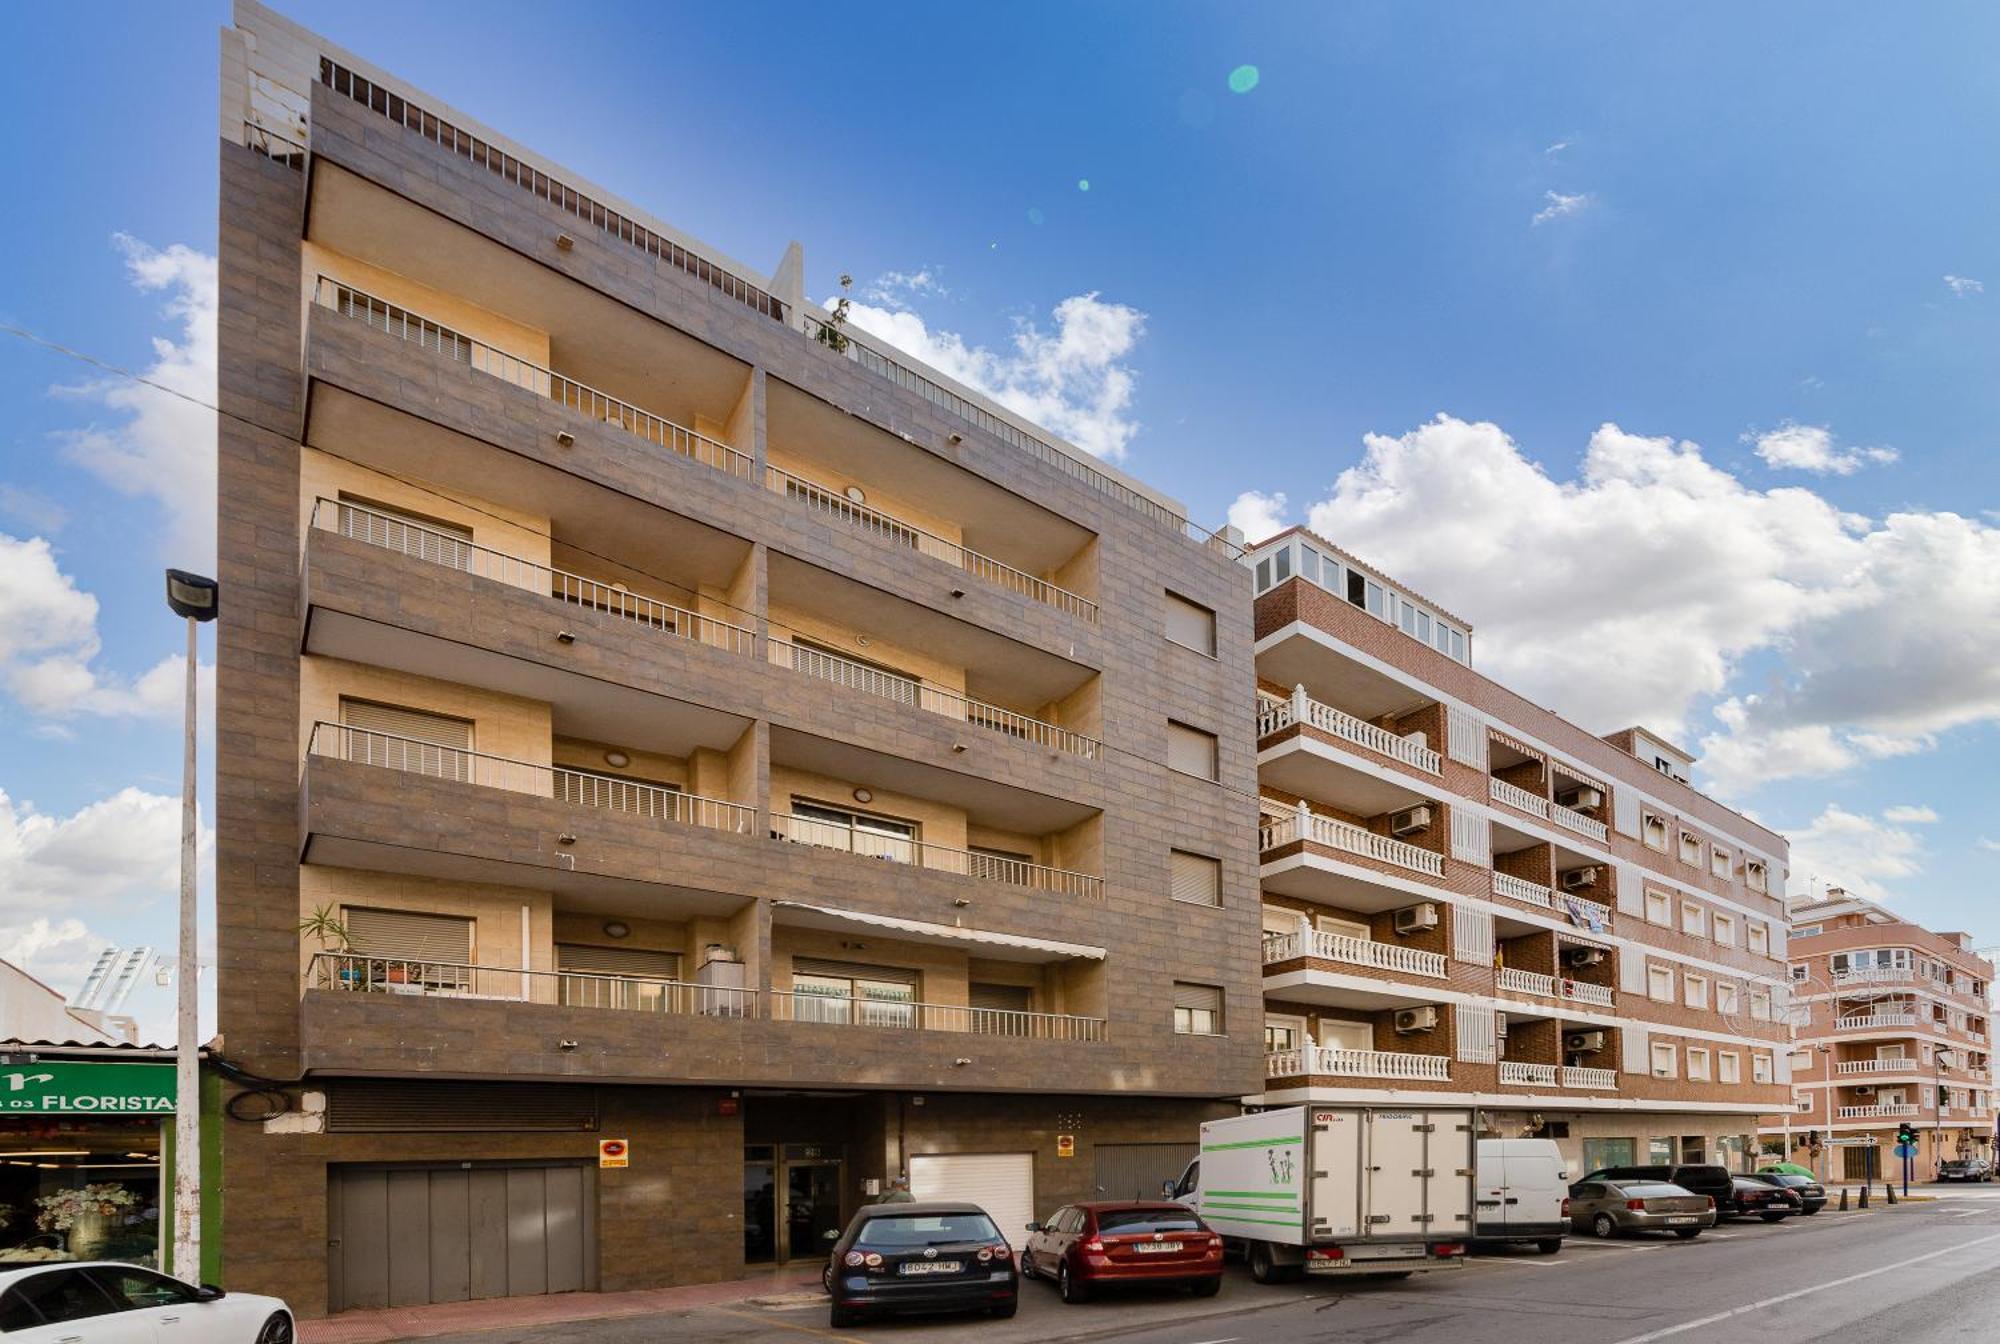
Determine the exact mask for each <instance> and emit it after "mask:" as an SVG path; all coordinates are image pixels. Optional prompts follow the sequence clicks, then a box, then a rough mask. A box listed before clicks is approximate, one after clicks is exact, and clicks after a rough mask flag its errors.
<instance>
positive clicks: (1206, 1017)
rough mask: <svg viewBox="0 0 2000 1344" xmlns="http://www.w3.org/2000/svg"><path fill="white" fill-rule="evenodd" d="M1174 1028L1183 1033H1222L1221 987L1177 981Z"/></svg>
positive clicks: (1174, 999)
mask: <svg viewBox="0 0 2000 1344" xmlns="http://www.w3.org/2000/svg"><path fill="white" fill-rule="evenodd" d="M1173 1008H1174V1031H1175V1032H1176V1033H1178V1034H1179V1035H1182V1036H1220V1035H1222V987H1221V986H1219V985H1197V984H1192V983H1189V982H1188V981H1185V980H1176V981H1174V985H1173Z"/></svg>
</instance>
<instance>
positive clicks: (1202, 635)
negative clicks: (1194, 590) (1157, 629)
mask: <svg viewBox="0 0 2000 1344" xmlns="http://www.w3.org/2000/svg"><path fill="white" fill-rule="evenodd" d="M1167 638H1168V639H1170V640H1172V641H1173V642H1174V643H1176V644H1178V645H1180V646H1181V647H1182V648H1185V649H1193V650H1194V651H1195V652H1196V653H1205V654H1207V655H1208V656H1209V657H1211V658H1213V657H1214V656H1215V613H1214V612H1212V611H1210V610H1209V609H1208V608H1207V607H1204V606H1202V605H1201V603H1199V602H1190V601H1188V600H1187V599H1186V598H1184V597H1181V596H1179V595H1177V594H1174V593H1168V594H1167Z"/></svg>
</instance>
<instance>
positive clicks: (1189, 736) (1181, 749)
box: [1167, 719, 1216, 779]
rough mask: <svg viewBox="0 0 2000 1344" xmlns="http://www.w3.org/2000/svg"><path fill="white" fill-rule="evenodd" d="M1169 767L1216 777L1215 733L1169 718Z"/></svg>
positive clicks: (1211, 777)
mask: <svg viewBox="0 0 2000 1344" xmlns="http://www.w3.org/2000/svg"><path fill="white" fill-rule="evenodd" d="M1167 768H1168V769H1170V770H1178V771H1180V772H1181V773H1182V774H1184V775H1199V776H1201V777H1202V778H1203V779H1214V778H1216V759H1215V734H1214V733H1204V732H1203V731H1202V730H1201V729H1199V728H1190V727H1188V726H1187V725H1186V724H1184V723H1175V722H1174V721H1173V720H1172V719H1169V720H1167Z"/></svg>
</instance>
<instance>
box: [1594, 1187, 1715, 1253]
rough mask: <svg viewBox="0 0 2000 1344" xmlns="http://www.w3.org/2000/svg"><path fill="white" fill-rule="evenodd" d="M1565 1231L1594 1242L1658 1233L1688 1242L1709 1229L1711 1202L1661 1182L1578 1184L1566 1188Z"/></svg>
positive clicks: (1710, 1223) (1713, 1211)
mask: <svg viewBox="0 0 2000 1344" xmlns="http://www.w3.org/2000/svg"><path fill="white" fill-rule="evenodd" d="M1569 1225H1570V1227H1571V1229H1572V1230H1574V1231H1576V1232H1579V1233H1588V1234H1589V1235H1590V1236H1593V1237H1598V1238H1600V1239H1609V1238H1611V1237H1617V1236H1623V1235H1625V1234H1626V1233H1629V1232H1654V1231H1658V1232H1671V1233H1673V1234H1674V1235H1675V1236H1677V1237H1680V1238H1681V1239H1682V1240H1692V1239H1693V1238H1695V1237H1698V1236H1700V1235H1701V1231H1702V1229H1703V1228H1705V1227H1714V1226H1715V1201H1714V1200H1712V1199H1710V1198H1709V1197H1708V1196H1707V1195H1697V1194H1695V1193H1693V1192H1692V1191H1689V1190H1686V1189H1684V1188H1682V1187H1681V1186H1678V1185H1669V1184H1668V1183H1667V1182H1665V1181H1609V1180H1602V1179H1599V1180H1583V1181H1578V1182H1577V1183H1576V1184H1575V1185H1572V1186H1571V1187H1570V1188H1569Z"/></svg>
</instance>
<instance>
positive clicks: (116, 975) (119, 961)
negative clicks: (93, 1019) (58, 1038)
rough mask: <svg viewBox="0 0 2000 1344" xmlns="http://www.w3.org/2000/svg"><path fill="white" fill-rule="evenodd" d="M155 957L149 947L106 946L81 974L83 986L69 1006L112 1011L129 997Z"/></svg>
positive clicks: (97, 1010) (118, 1007) (116, 1009)
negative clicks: (88, 969) (86, 972)
mask: <svg viewBox="0 0 2000 1344" xmlns="http://www.w3.org/2000/svg"><path fill="white" fill-rule="evenodd" d="M156 960H158V958H156V957H155V956H154V954H153V949H152V948H150V947H134V948H123V947H107V948H105V949H104V950H103V951H102V952H100V953H98V954H97V963H96V964H95V965H94V966H92V967H91V968H90V974H89V975H87V976H85V977H84V981H83V988H81V989H79V990H77V992H76V996H75V997H74V998H72V999H71V1000H70V1001H69V1006H70V1007H72V1008H83V1009H87V1010H91V1011H96V1012H104V1013H115V1012H117V1011H118V1010H119V1009H120V1008H123V1007H124V1006H125V1000H127V999H129V998H131V997H132V988H133V986H134V985H136V984H138V983H139V977H140V976H142V975H144V974H145V973H146V971H147V970H148V969H149V968H151V966H152V965H153V963H154V962H155V961H156Z"/></svg>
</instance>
